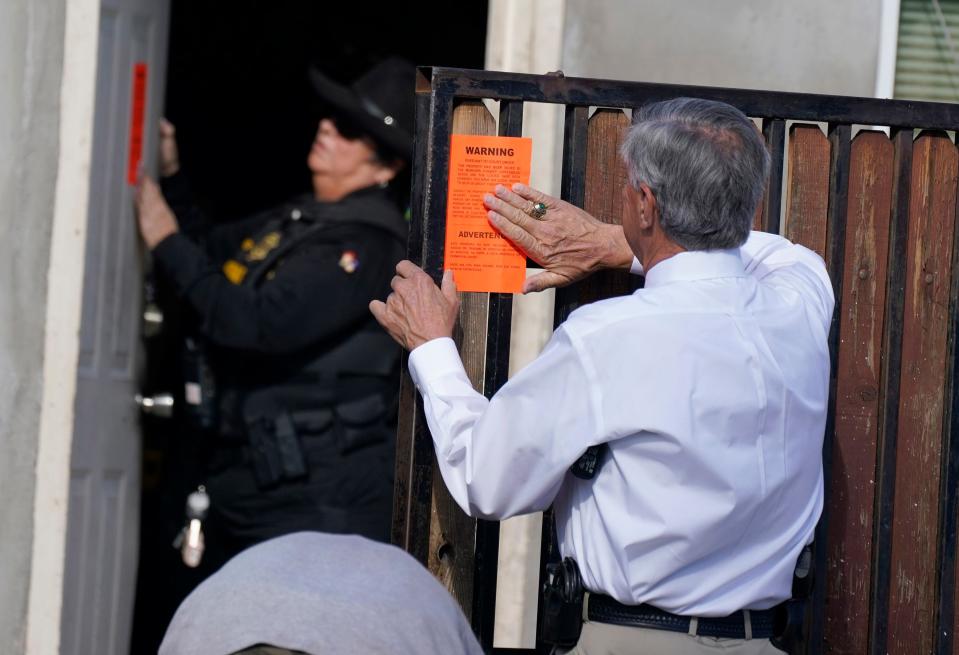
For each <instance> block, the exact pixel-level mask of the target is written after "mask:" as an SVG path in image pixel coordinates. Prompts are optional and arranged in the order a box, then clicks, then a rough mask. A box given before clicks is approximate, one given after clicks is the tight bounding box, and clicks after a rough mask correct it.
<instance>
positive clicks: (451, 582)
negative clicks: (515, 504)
mask: <svg viewBox="0 0 959 655" xmlns="http://www.w3.org/2000/svg"><path fill="white" fill-rule="evenodd" d="M452 133H453V134H495V133H496V124H495V121H494V120H493V117H492V115H491V114H490V113H489V111H488V110H487V109H486V106H485V105H484V104H483V103H482V102H480V101H478V100H470V101H466V102H462V103H459V104H457V106H456V107H455V108H454V109H453V121H452ZM460 300H461V304H460V317H459V325H460V328H461V331H460V332H459V333H458V334H457V335H456V336H457V342H458V344H457V345H458V346H459V350H460V356H461V358H462V359H463V367H464V368H465V369H466V374H467V375H468V376H469V379H470V382H472V383H473V388H475V389H477V390H478V391H480V392H482V391H483V386H484V383H485V366H486V327H487V319H488V311H489V294H487V293H461V294H460ZM434 457H435V455H434ZM434 466H435V465H434ZM435 470H438V469H436V468H434V471H435ZM475 545H476V520H475V519H473V518H470V517H469V516H467V515H466V514H465V513H464V512H463V510H461V509H460V507H459V505H457V504H456V501H454V500H453V498H452V496H450V494H449V491H448V490H447V489H446V484H445V483H444V482H443V478H442V476H440V475H434V476H433V498H432V505H431V511H430V535H429V551H428V559H427V567H428V568H429V570H430V571H431V572H432V573H433V575H435V576H436V577H437V578H438V579H439V580H440V582H441V583H443V585H444V586H446V588H447V589H448V590H449V591H450V593H451V594H452V595H453V598H455V599H456V601H457V603H459V605H460V607H462V608H463V611H464V613H465V614H466V616H467V618H471V616H472V611H473V591H474V590H473V582H474V580H473V571H474V565H475V559H474V555H475ZM494 584H495V583H494Z"/></svg>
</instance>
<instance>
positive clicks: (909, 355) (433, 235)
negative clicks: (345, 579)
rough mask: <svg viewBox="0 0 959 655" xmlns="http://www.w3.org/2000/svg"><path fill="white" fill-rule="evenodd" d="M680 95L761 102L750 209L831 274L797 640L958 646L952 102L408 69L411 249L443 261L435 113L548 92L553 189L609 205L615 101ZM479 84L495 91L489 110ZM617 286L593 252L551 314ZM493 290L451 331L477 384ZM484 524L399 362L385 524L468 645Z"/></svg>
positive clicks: (482, 381) (956, 111)
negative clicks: (811, 584) (812, 516)
mask: <svg viewBox="0 0 959 655" xmlns="http://www.w3.org/2000/svg"><path fill="white" fill-rule="evenodd" d="M679 96H692V97H700V98H707V99H712V100H720V101H723V102H727V103H729V104H732V105H734V106H736V107H738V108H740V109H741V110H742V111H743V112H745V113H746V114H747V115H748V116H750V117H754V118H755V119H757V120H760V121H761V125H762V131H763V134H764V136H765V139H766V143H767V146H768V147H769V150H770V152H771V154H772V160H773V165H772V171H771V176H770V185H769V188H768V190H767V193H766V196H765V199H764V201H763V203H762V204H761V207H760V210H759V212H758V213H757V216H756V226H757V228H759V229H763V230H766V231H769V232H775V233H782V234H784V235H785V236H787V237H788V238H790V239H792V240H793V241H796V242H799V243H802V244H804V245H806V246H807V247H809V248H811V249H813V250H815V251H816V252H818V253H819V254H820V255H822V256H823V258H824V259H825V261H826V263H827V266H828V268H829V271H830V275H831V277H832V280H833V285H834V290H835V295H836V300H837V304H836V311H835V314H834V316H833V323H832V330H831V333H830V340H829V345H830V353H831V356H832V363H833V365H832V379H831V396H830V408H829V415H828V420H827V426H826V439H825V445H824V452H823V458H824V467H825V473H826V506H825V509H824V513H823V517H822V520H821V522H820V525H819V527H818V529H817V538H816V544H817V552H816V558H817V569H818V571H819V572H820V574H819V580H818V583H817V585H816V588H815V597H814V602H813V607H812V611H811V615H810V616H809V622H810V626H809V628H810V629H809V643H808V644H807V651H808V652H809V653H821V652H825V653H873V654H880V653H891V654H897V653H917V652H918V653H933V652H934V653H940V654H946V653H953V654H959V641H957V640H955V639H954V634H955V631H956V628H957V627H959V621H957V619H959V614H957V612H956V593H957V585H956V575H957V572H959V571H957V567H956V549H957V539H956V512H957V504H956V499H957V495H959V493H957V492H959V490H957V482H959V429H954V428H953V424H952V417H953V415H954V414H956V413H959V388H957V386H956V385H955V384H954V381H955V374H956V368H957V353H956V347H955V342H956V310H957V299H959V298H957V297H959V264H957V253H959V248H957V231H956V230H955V223H956V216H957V179H959V151H957V149H956V146H955V145H954V142H953V138H952V137H951V136H950V135H949V134H947V133H946V132H945V130H955V129H957V128H959V106H957V105H950V104H941V103H921V102H908V101H897V100H874V99H866V98H849V97H839V96H823V95H807V94H794V93H773V92H765V91H747V90H738V89H720V88H712V87H690V86H676V85H664V84H645V83H634V82H617V81H609V80H595V79H583V78H566V77H563V76H562V75H561V74H555V75H546V76H536V75H519V74H506V73H497V72H491V71H470V70H459V69H448V68H432V69H430V68H424V69H420V71H419V76H418V81H417V89H416V151H415V159H414V161H415V165H414V179H413V198H412V208H413V224H412V229H411V235H410V242H409V244H410V245H409V250H410V253H409V254H410V257H411V259H413V260H414V261H415V262H417V263H419V264H421V265H422V266H423V267H424V268H425V269H426V271H427V272H428V273H429V274H431V275H432V276H433V277H434V278H435V279H437V280H438V279H439V278H440V276H441V274H442V266H443V244H444V239H443V237H444V225H445V216H446V195H447V186H446V181H447V178H446V174H447V168H448V165H449V154H450V135H451V134H452V133H473V134H497V133H498V134H500V135H507V136H519V135H520V134H521V131H522V122H523V105H524V103H525V102H544V103H555V104H561V105H564V106H565V110H566V114H565V116H566V118H565V121H566V122H565V132H564V137H563V139H564V147H563V167H562V172H563V175H562V193H561V195H562V197H563V198H564V199H565V200H567V201H569V202H571V203H573V204H576V205H579V206H581V207H584V208H585V209H586V210H587V211H589V212H590V213H592V214H593V215H594V216H596V217H597V218H598V219H600V220H603V221H606V222H619V220H620V213H621V207H620V194H619V193H618V191H619V189H620V187H621V186H622V182H623V180H624V170H623V168H622V164H621V163H620V161H619V158H618V155H617V146H618V142H619V139H620V138H621V134H622V131H623V128H624V127H626V126H627V125H628V124H629V118H628V116H627V114H626V113H625V111H624V110H631V109H632V108H634V107H639V106H641V105H643V104H646V103H649V102H654V101H658V100H665V99H669V98H673V97H679ZM483 99H489V100H494V101H498V103H499V119H498V121H497V120H495V119H494V118H493V116H492V115H491V114H490V113H489V112H488V111H487V109H486V107H485V106H484V104H483V103H482V102H481V100H483ZM593 109H595V111H593V112H592V113H591V110H593ZM820 124H825V133H824V131H823V128H822V127H821V125H820ZM787 128H788V130H787ZM879 128H889V136H887V134H886V133H885V132H884V131H882V130H880V129H879ZM787 131H788V134H787ZM854 134H855V136H853V135H854ZM787 143H788V147H787ZM784 194H785V195H784ZM629 290H630V281H629V279H628V276H626V275H624V274H619V273H612V272H607V273H602V274H599V275H596V276H594V277H592V278H590V279H588V280H585V281H584V282H582V283H580V284H577V285H574V286H572V287H568V288H565V289H561V290H559V292H558V293H557V295H556V307H555V316H556V320H555V322H556V324H557V325H558V324H559V323H561V322H562V321H563V320H564V319H565V318H566V317H567V316H568V315H569V313H570V312H571V311H572V310H574V309H575V308H576V307H578V306H580V305H582V304H585V303H588V302H591V301H593V300H597V299H599V298H604V297H609V296H612V295H618V294H623V293H627V292H628V291H629ZM510 312H511V298H510V296H509V295H504V294H479V293H466V294H463V303H462V310H461V315H460V322H461V326H462V332H463V336H462V339H461V341H460V343H459V347H460V352H461V354H462V356H463V360H464V363H465V365H466V370H467V371H468V373H469V375H470V379H471V380H472V382H473V384H474V386H475V387H476V388H477V389H478V390H480V391H482V392H483V393H485V394H486V396H487V397H490V396H492V395H493V393H494V392H495V391H496V390H497V389H498V388H499V387H500V386H501V385H502V384H503V383H504V382H505V381H506V374H507V366H508V354H509V341H510ZM550 529H551V528H550V527H549V521H544V535H548V533H549V531H550ZM498 535H499V530H498V524H497V523H495V522H486V521H481V520H474V519H471V518H469V517H467V516H466V515H464V514H463V513H462V511H461V510H460V509H459V507H458V506H457V505H456V503H455V502H454V501H453V500H452V499H451V498H450V496H449V494H448V493H447V491H446V489H445V487H444V485H443V482H442V479H441V477H440V476H439V475H438V474H437V473H436V468H435V466H434V455H433V445H432V440H431V438H430V435H429V432H428V428H427V427H426V423H425V420H424V417H423V413H422V403H421V400H420V399H419V398H418V397H417V394H416V390H415V387H414V386H413V384H412V382H411V380H410V379H409V376H408V374H406V373H404V378H403V383H402V389H401V412H400V426H399V432H398V446H397V469H396V500H395V507H394V525H393V540H394V542H395V543H397V544H398V545H400V546H401V547H403V548H405V549H406V550H407V551H409V552H410V553H412V554H413V555H414V556H415V557H416V558H418V559H419V560H420V561H421V562H423V563H424V564H425V565H427V566H428V567H429V568H430V570H431V571H433V572H434V574H436V575H437V576H438V577H439V578H440V579H441V580H442V581H444V582H445V583H446V585H447V586H448V588H449V589H450V590H451V592H452V593H453V595H454V596H455V597H456V599H457V600H458V601H459V602H460V604H461V606H462V607H463V609H464V611H465V612H466V614H467V616H468V617H469V618H470V619H471V621H472V624H473V627H474V630H475V631H476V632H477V634H478V635H479V637H480V640H481V643H482V644H483V646H484V647H485V648H486V649H487V650H489V649H491V648H492V643H493V635H492V633H493V609H494V608H493V604H494V599H495V584H496V575H495V574H496V565H497V562H496V558H497V547H498ZM543 543H544V559H545V555H546V553H545V549H546V546H545V544H548V543H549V540H548V539H544V540H543ZM500 652H504V651H500ZM523 652H532V651H523Z"/></svg>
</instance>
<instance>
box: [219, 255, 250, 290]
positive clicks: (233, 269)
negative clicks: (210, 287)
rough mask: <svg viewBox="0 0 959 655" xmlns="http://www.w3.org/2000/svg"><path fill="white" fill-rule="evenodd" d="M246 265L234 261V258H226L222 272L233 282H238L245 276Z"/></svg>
mask: <svg viewBox="0 0 959 655" xmlns="http://www.w3.org/2000/svg"><path fill="white" fill-rule="evenodd" d="M246 271H247V269H246V266H244V265H243V264H241V263H240V262H238V261H236V260H235V259H228V260H226V262H225V263H224V264H223V274H224V275H225V276H226V277H227V279H228V280H229V281H230V282H232V283H233V284H240V283H242V282H243V278H245V277H246Z"/></svg>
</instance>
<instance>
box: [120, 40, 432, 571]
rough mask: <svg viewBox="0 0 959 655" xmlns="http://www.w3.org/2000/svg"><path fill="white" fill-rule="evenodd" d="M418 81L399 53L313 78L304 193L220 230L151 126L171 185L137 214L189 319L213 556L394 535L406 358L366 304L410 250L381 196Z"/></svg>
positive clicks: (143, 185)
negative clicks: (274, 540) (309, 535)
mask: <svg viewBox="0 0 959 655" xmlns="http://www.w3.org/2000/svg"><path fill="white" fill-rule="evenodd" d="M413 75H414V72H413V67H412V66H411V65H410V64H409V63H407V62H403V61H400V60H396V59H390V60H386V61H384V62H382V63H380V64H378V65H377V66H375V67H374V68H373V69H372V70H370V71H369V72H367V73H366V74H365V75H363V76H362V77H361V78H360V79H358V80H357V81H356V82H355V83H354V84H353V85H352V86H350V87H345V86H341V85H339V84H336V83H335V82H333V81H332V80H330V79H328V78H326V77H325V76H323V75H321V74H319V73H317V72H315V71H314V72H313V73H311V81H312V83H313V87H314V90H315V92H316V94H317V97H318V98H319V99H320V100H321V101H322V103H323V105H325V107H326V108H327V116H328V117H326V118H324V119H322V120H321V121H320V122H319V126H318V130H317V133H316V138H315V140H314V142H313V145H312V147H311V149H310V153H309V155H308V158H307V163H308V166H309V168H310V171H311V175H312V179H313V192H312V193H310V194H307V195H304V196H302V197H298V198H294V199H292V200H290V201H289V202H287V203H286V204H283V205H281V206H279V207H277V208H275V209H272V210H269V211H267V212H264V213H262V214H260V215H257V216H254V217H252V218H250V219H247V220H244V221H241V222H238V223H234V224H230V225H226V226H219V227H216V228H212V229H211V228H210V226H209V225H208V224H207V222H206V221H205V220H204V219H203V217H202V215H201V213H200V212H199V211H198V210H197V209H196V208H195V207H194V206H193V204H192V201H191V199H190V194H189V189H188V185H187V183H186V180H185V179H184V178H183V175H182V173H180V172H178V170H177V169H178V166H176V165H173V164H176V161H175V141H173V133H172V126H170V125H169V124H167V125H166V127H165V128H164V129H163V130H161V132H164V134H163V136H161V153H163V152H166V153H167V154H166V157H165V159H166V160H165V161H164V162H163V165H162V166H161V174H163V173H167V174H169V175H168V176H167V177H164V178H163V179H162V180H161V183H162V193H161V188H160V187H159V186H158V185H157V184H156V183H155V182H153V181H152V180H150V179H149V178H146V177H144V178H143V179H142V180H141V182H140V185H139V188H138V190H137V198H136V207H137V215H138V222H139V227H140V232H141V235H142V236H143V239H144V241H145V243H146V245H147V247H148V248H149V249H150V251H151V252H152V255H153V259H154V262H155V264H156V267H157V269H158V271H159V272H160V274H162V275H164V276H166V277H167V278H168V279H169V281H170V282H171V284H172V286H173V287H174V289H175V290H176V293H177V294H178V296H179V297H180V298H181V299H182V301H183V302H184V303H186V304H187V305H188V307H189V309H190V311H191V312H192V314H194V316H195V319H196V320H195V330H194V333H193V334H192V335H191V336H190V338H188V339H187V343H186V346H185V349H184V351H185V355H186V357H185V361H186V362H187V365H186V367H185V368H186V371H187V374H186V385H185V393H184V400H185V402H186V406H187V407H188V409H189V414H190V415H191V416H193V417H194V418H195V420H196V423H197V424H198V425H199V426H200V427H203V428H205V429H206V433H207V434H208V435H209V438H208V443H209V448H208V452H209V457H208V462H207V467H206V480H205V487H206V491H207V493H208V494H209V496H210V500H211V505H210V513H209V518H208V521H207V524H208V528H207V537H206V539H207V542H208V545H210V546H211V547H214V546H215V549H216V551H217V553H218V555H217V559H225V558H228V557H230V556H232V555H233V554H235V553H236V552H238V551H240V550H242V549H243V548H245V547H247V546H249V545H251V544H253V543H256V542H259V541H263V540H265V539H268V538H271V537H274V536H277V535H281V534H285V533H290V532H295V531H299V530H319V531H324V532H339V533H357V534H361V535H364V536H367V537H370V538H373V539H378V540H384V541H385V540H387V539H388V537H389V525H390V514H391V509H392V490H393V455H394V434H395V398H396V385H397V380H398V364H399V351H398V349H397V348H396V347H395V345H394V344H393V343H392V341H391V339H390V338H389V337H388V336H387V335H386V333H384V332H383V331H382V329H381V328H380V327H379V326H378V325H377V324H376V322H375V320H374V319H373V318H372V317H371V316H370V314H369V311H368V309H367V305H368V304H369V302H370V300H371V299H373V298H385V297H386V296H387V295H388V293H389V291H390V280H391V278H392V277H393V274H394V268H395V265H396V263H397V262H398V261H399V260H400V259H402V258H403V256H404V254H405V252H406V232H407V224H406V221H405V220H404V217H403V215H402V212H401V210H400V208H399V207H398V206H397V204H396V202H395V200H394V196H393V195H392V194H391V193H390V189H389V186H390V183H391V182H394V181H395V179H396V176H397V174H398V173H399V172H400V171H401V170H402V169H403V168H404V167H405V166H406V165H407V164H408V162H409V160H410V156H411V150H412V136H411V135H412V114H413ZM171 152H172V155H171ZM163 158H164V157H163V155H162V154H161V159H163ZM171 159H172V160H171ZM171 173H172V174H171ZM213 542H216V543H215V544H214V543H213Z"/></svg>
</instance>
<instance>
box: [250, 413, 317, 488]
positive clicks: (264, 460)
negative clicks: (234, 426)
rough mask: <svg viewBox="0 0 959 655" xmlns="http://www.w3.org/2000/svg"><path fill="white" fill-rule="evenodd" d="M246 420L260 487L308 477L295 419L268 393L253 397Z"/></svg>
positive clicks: (256, 476) (268, 486)
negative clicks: (294, 424)
mask: <svg viewBox="0 0 959 655" xmlns="http://www.w3.org/2000/svg"><path fill="white" fill-rule="evenodd" d="M243 419H244V422H245V423H246V431H247V436H248V439H249V446H250V459H251V462H250V463H251V465H252V467H253V476H254V477H255V478H256V484H257V486H258V487H260V488H261V489H268V488H270V487H273V486H275V485H277V484H278V483H279V482H281V481H283V480H295V479H297V478H302V477H304V476H305V475H306V473H307V469H306V460H305V459H304V458H303V451H302V450H301V449H300V440H299V437H298V436H297V434H296V430H295V429H294V427H293V420H292V419H291V418H290V414H289V412H286V411H283V410H281V409H280V408H279V406H278V404H277V403H276V402H275V401H274V399H273V398H272V397H270V395H269V394H255V395H254V394H251V395H250V396H249V397H248V398H247V401H246V403H245V405H244V410H243Z"/></svg>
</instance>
